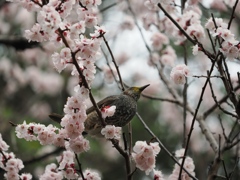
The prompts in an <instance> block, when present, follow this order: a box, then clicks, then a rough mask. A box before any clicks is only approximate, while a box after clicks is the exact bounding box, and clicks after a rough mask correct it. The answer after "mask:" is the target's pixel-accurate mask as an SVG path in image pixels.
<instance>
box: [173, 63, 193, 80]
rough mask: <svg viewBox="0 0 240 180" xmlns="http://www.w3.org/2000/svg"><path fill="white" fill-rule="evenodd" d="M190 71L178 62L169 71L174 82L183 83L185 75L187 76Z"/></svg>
mask: <svg viewBox="0 0 240 180" xmlns="http://www.w3.org/2000/svg"><path fill="white" fill-rule="evenodd" d="M189 74H190V71H189V69H188V67H187V66H186V65H185V64H179V65H177V66H175V67H174V68H172V71H171V73H170V78H171V79H172V80H173V82H174V83H176V84H184V83H185V82H186V77H187V76H189Z"/></svg>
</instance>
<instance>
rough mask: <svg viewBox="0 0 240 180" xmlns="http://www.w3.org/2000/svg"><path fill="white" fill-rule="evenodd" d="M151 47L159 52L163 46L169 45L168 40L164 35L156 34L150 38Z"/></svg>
mask: <svg viewBox="0 0 240 180" xmlns="http://www.w3.org/2000/svg"><path fill="white" fill-rule="evenodd" d="M151 41H152V46H153V48H154V49H155V50H161V49H162V47H163V45H166V44H168V43H169V39H168V37H167V36H166V35H164V34H162V33H160V32H156V33H154V34H153V35H152V37H151Z"/></svg>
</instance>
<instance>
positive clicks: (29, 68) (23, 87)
mask: <svg viewBox="0 0 240 180" xmlns="http://www.w3.org/2000/svg"><path fill="white" fill-rule="evenodd" d="M213 2H214V1H213ZM176 3H180V1H179V2H178V1H177V2H176ZM130 4H131V7H132V9H133V12H134V13H135V15H136V17H135V18H136V20H137V23H138V24H139V26H140V28H141V30H142V32H143V35H144V37H145V39H146V42H147V44H148V45H149V46H150V47H151V43H152V42H151V37H152V34H153V32H156V31H157V30H156V29H154V28H147V27H146V24H147V23H144V21H143V19H144V16H145V15H146V14H147V13H149V12H148V9H147V8H146V7H145V6H144V1H143V0H140V1H137V0H131V1H130ZM196 7H197V8H199V9H201V11H202V16H201V21H202V22H203V23H202V25H203V26H204V24H205V22H206V20H207V19H208V18H209V17H210V16H211V15H210V12H213V13H214V15H215V16H216V17H222V18H229V16H230V13H231V8H229V7H227V6H226V5H225V6H224V7H225V9H224V8H223V9H219V7H215V6H213V4H211V3H210V2H209V3H206V2H205V1H200V2H199V3H198V4H197V3H196ZM238 12H240V11H238ZM238 15H239V14H236V18H235V19H234V22H233V25H232V29H231V30H232V31H233V32H234V33H235V35H236V36H237V38H238V39H239V37H238V31H239V27H238V26H237V25H238V23H239V16H238ZM98 18H99V20H100V22H101V23H102V25H104V26H105V27H106V29H107V33H106V39H107V40H108V42H109V44H110V47H111V49H112V51H113V54H114V56H115V58H116V61H117V63H118V65H119V69H120V72H121V76H122V78H123V81H124V83H126V84H127V85H128V86H134V85H136V86H142V85H145V84H150V87H148V88H147V89H146V90H145V91H144V93H143V96H142V97H141V98H140V100H139V102H138V112H139V114H140V115H141V117H142V118H143V119H144V121H145V122H146V124H147V125H148V126H149V127H150V129H151V130H152V131H153V132H154V133H155V135H156V136H157V137H158V138H159V139H160V140H161V141H162V143H163V144H164V145H165V146H166V147H167V148H168V150H169V151H170V152H175V151H176V150H177V149H180V148H182V142H183V139H184V137H183V109H182V107H179V106H178V105H176V104H174V103H169V102H167V101H160V100H157V99H154V97H158V98H166V99H172V97H171V95H170V93H169V92H168V89H167V88H166V86H165V85H164V83H163V82H162V80H161V79H160V77H159V74H158V71H157V70H156V68H155V67H154V66H153V65H152V64H151V63H150V61H149V53H148V51H147V49H146V46H145V43H144V41H143V39H142V37H141V34H140V32H139V29H138V27H137V26H136V24H135V22H134V21H135V19H134V17H133V16H132V14H131V12H130V11H129V7H128V4H127V3H126V1H120V0H119V1H110V0H103V1H102V5H101V6H100V7H99V13H98ZM35 22H36V14H35V13H32V12H28V11H27V10H25V9H24V8H22V7H20V6H19V5H17V4H15V3H9V2H5V1H0V24H1V26H0V133H1V134H2V136H3V139H4V140H5V141H6V142H7V143H8V144H9V145H10V150H11V151H13V152H14V153H15V154H16V156H17V157H18V158H20V159H22V160H23V162H24V165H25V168H24V172H31V173H32V174H33V176H34V179H38V177H39V175H41V174H42V173H43V171H44V167H45V166H46V165H47V164H49V163H51V162H56V159H55V157H56V155H59V154H60V153H61V151H62V150H61V149H58V148H56V147H53V146H41V145H40V144H39V143H38V142H27V141H25V140H23V139H17V138H16V135H15V131H14V127H12V126H11V124H10V123H9V122H13V123H15V124H20V123H22V122H23V121H24V120H25V121H26V122H36V123H43V124H45V125H48V124H54V125H56V126H59V125H58V124H56V123H55V122H53V121H51V120H50V119H49V118H48V115H49V114H50V113H52V112H55V113H59V114H63V107H64V104H65V102H66V100H67V97H69V96H71V95H73V88H74V86H76V85H77V83H78V79H76V78H75V77H72V76H71V75H70V73H71V70H70V69H67V70H64V71H63V72H62V73H61V74H59V73H58V72H57V71H56V70H55V69H54V66H53V63H52V60H51V55H52V53H53V52H54V51H55V50H56V47H55V45H54V44H51V43H49V42H46V43H36V42H28V41H27V40H26V39H25V38H24V35H23V34H24V31H25V30H26V29H30V28H31V27H32V26H33V24H34V23H35ZM206 39H207V38H206ZM205 43H206V46H208V45H207V44H209V47H210V43H209V41H207V40H206V42H205ZM169 44H170V45H171V46H172V47H174V52H175V54H176V60H175V61H174V64H182V63H184V58H183V57H184V54H185V53H186V54H187V58H188V63H189V64H188V65H189V67H190V70H191V73H192V75H199V76H200V75H203V74H206V70H207V69H209V65H210V64H211V62H210V61H209V60H208V59H207V57H205V56H204V55H203V54H199V55H198V56H195V57H193V55H192V47H191V45H190V44H188V45H187V46H186V47H187V48H185V50H183V49H184V48H183V47H182V46H181V45H176V44H175V43H174V41H173V40H171V41H170V43H169ZM102 51H103V53H102V56H101V57H100V58H99V59H98V60H97V62H96V67H97V72H96V77H95V81H94V82H93V84H92V91H93V94H94V97H95V99H96V100H97V101H98V100H101V99H102V98H104V97H106V96H109V95H113V94H119V93H121V91H120V88H119V86H118V84H117V83H116V82H115V81H114V78H113V77H112V74H111V71H110V68H109V66H110V67H112V69H113V70H114V71H115V67H114V66H113V63H112V61H111V57H110V56H109V52H108V51H107V49H106V47H105V45H104V44H103V45H102ZM108 63H109V66H108ZM228 66H229V68H230V71H231V75H232V80H233V82H234V83H235V84H236V85H237V84H238V79H237V73H236V72H237V71H239V67H240V66H239V61H238V60H236V61H232V62H228ZM171 69H172V66H171V65H166V66H164V70H163V72H164V74H165V77H166V78H167V79H168V81H170V78H169V74H170V72H171ZM204 82H205V79H203V78H193V77H189V78H188V83H189V87H188V102H189V105H190V106H191V107H192V108H193V109H195V107H196V104H197V101H198V99H199V95H200V93H201V88H202V85H203V83H204ZM218 82H219V80H218V79H217V78H216V79H213V80H212V83H213V84H214V87H215V94H216V96H217V97H218V98H219V99H220V98H222V97H224V95H226V94H225V91H224V89H223V85H222V84H221V83H218ZM172 86H173V87H174V88H176V89H177V92H178V94H179V95H180V96H182V94H183V86H177V85H174V84H172ZM146 96H148V97H146ZM149 96H150V97H152V98H149ZM213 105H214V101H213V99H212V94H211V91H210V88H209V87H208V88H207V91H206V93H205V96H204V99H203V104H202V106H201V108H200V112H204V111H206V110H207V109H209V108H210V107H211V106H213ZM89 106H91V103H90V102H89ZM223 107H224V108H226V109H231V104H230V105H229V103H225V104H223ZM219 115H220V116H221V119H223V124H224V127H225V131H226V133H229V131H230V129H231V127H232V125H233V123H234V120H233V118H231V117H229V116H227V115H225V114H223V113H222V112H221V111H219V110H217V109H216V110H215V111H214V112H212V114H211V115H209V116H208V118H207V119H206V121H207V123H208V125H209V126H210V127H211V131H212V132H213V133H214V135H216V138H217V137H218V134H222V129H221V125H220V122H219V118H218V117H219ZM186 116H187V118H186V119H187V129H189V126H190V123H191V120H192V115H190V114H187V115H186ZM238 129H239V127H238ZM123 131H124V132H125V133H126V135H127V132H128V131H127V127H125V128H124V129H123ZM132 132H133V142H134V143H135V142H136V141H137V140H146V141H150V140H151V138H152V137H151V136H150V135H149V133H148V132H147V131H146V130H145V129H144V126H143V125H142V124H141V122H140V121H139V119H138V118H137V117H135V118H134V119H133V120H132ZM87 139H89V141H90V147H91V149H90V150H89V151H88V152H87V153H82V154H81V155H80V161H81V164H82V168H83V169H86V168H90V169H96V170H98V171H99V172H100V173H101V175H102V177H103V179H106V180H112V179H115V180H122V179H124V178H125V163H124V159H123V158H122V157H121V156H120V155H119V153H118V152H117V151H116V150H115V149H114V148H113V147H112V144H111V143H110V142H108V141H106V140H104V139H94V138H91V137H87ZM238 147H239V146H238ZM237 151H239V149H237V148H234V149H232V150H231V151H228V152H227V153H225V155H224V157H223V158H224V160H225V163H226V167H228V170H229V171H231V170H232V169H233V167H234V165H235V160H236V154H237V153H236V152H237ZM188 154H189V156H190V157H192V158H193V160H194V163H195V168H196V169H195V172H196V177H198V178H199V179H205V178H206V174H207V170H208V166H210V164H211V161H212V160H213V158H214V153H213V151H212V149H211V148H210V145H209V143H208V142H207V141H206V139H205V137H204V136H203V134H202V133H201V130H200V128H199V125H198V123H196V124H195V127H194V132H193V135H192V139H191V143H190V148H189V153H188ZM156 161H157V164H156V166H157V167H156V169H159V170H161V171H162V172H163V173H164V174H166V175H168V174H171V172H172V170H173V166H174V162H173V161H172V159H171V158H170V157H169V156H168V155H167V154H166V152H164V151H163V150H162V151H161V152H160V153H159V155H158V157H157V160H156ZM237 168H238V170H239V162H238V166H237ZM220 172H223V169H220ZM236 172H237V173H235V176H234V177H235V178H236V179H238V178H239V177H240V176H239V172H240V171H236ZM3 173H4V171H2V170H0V179H2V177H3ZM134 179H144V180H147V179H153V178H152V176H145V173H144V172H141V171H140V170H137V171H136V173H135V175H134Z"/></svg>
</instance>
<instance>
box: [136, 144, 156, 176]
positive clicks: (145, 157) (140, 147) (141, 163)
mask: <svg viewBox="0 0 240 180" xmlns="http://www.w3.org/2000/svg"><path fill="white" fill-rule="evenodd" d="M133 151H134V152H133V154H132V156H133V159H134V161H135V163H136V167H137V168H139V169H140V170H142V171H145V173H146V174H147V175H148V174H149V173H150V172H151V171H152V170H153V169H154V168H155V157H156V156H157V154H158V153H159V152H160V147H159V144H158V143H150V144H147V143H146V141H137V142H136V143H135V145H134V147H133Z"/></svg>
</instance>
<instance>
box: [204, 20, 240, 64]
mask: <svg viewBox="0 0 240 180" xmlns="http://www.w3.org/2000/svg"><path fill="white" fill-rule="evenodd" d="M205 27H206V28H207V29H208V30H209V32H210V33H211V34H212V36H213V37H217V38H220V39H221V40H222V43H221V47H220V51H221V52H222V53H223V54H224V55H225V56H226V58H227V59H228V60H233V59H235V58H239V52H240V50H239V48H240V47H239V41H237V40H236V39H235V37H234V34H233V33H232V32H231V31H230V30H229V28H228V24H227V23H225V22H224V21H223V19H222V18H214V20H213V19H212V18H210V19H209V20H208V21H207V23H206V24H205Z"/></svg>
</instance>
